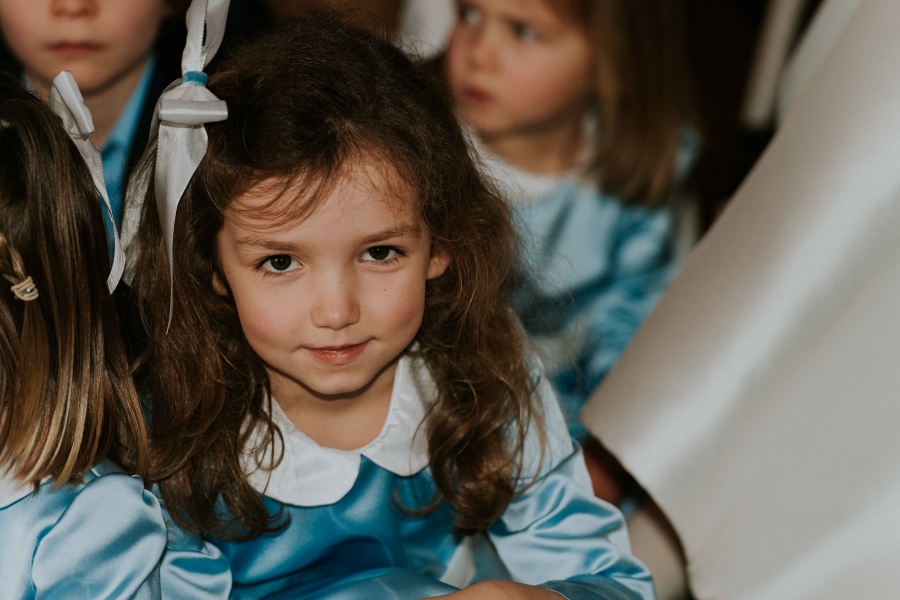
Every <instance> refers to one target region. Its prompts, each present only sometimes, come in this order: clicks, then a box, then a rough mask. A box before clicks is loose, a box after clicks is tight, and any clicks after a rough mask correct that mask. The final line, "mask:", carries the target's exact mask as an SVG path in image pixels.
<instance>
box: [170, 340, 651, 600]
mask: <svg viewBox="0 0 900 600" xmlns="http://www.w3.org/2000/svg"><path fill="white" fill-rule="evenodd" d="M538 392H539V394H540V395H541V398H542V401H543V404H542V406H543V412H544V419H545V421H546V429H547V433H548V444H547V446H546V447H545V451H544V454H543V456H542V455H541V449H540V445H539V443H538V438H537V434H536V433H535V431H534V430H531V431H530V432H529V437H528V439H527V442H526V453H525V456H524V459H523V460H524V461H525V462H524V464H523V472H524V473H525V474H527V477H526V479H527V480H528V481H531V479H532V478H533V477H534V476H535V475H537V479H536V481H535V482H534V484H533V485H531V486H530V487H527V489H526V490H525V491H524V493H522V495H520V496H518V497H517V498H516V499H515V500H513V502H512V503H511V504H510V505H509V507H508V508H507V510H506V512H505V513H504V514H503V516H502V517H501V518H500V519H499V520H498V521H497V522H496V523H494V525H493V526H491V527H490V528H489V529H488V530H487V531H486V532H485V533H484V534H480V535H476V536H472V537H463V536H460V535H457V534H456V533H454V531H453V524H454V520H455V517H456V513H455V510H454V509H453V508H452V507H451V506H449V505H448V504H447V503H446V502H445V503H444V504H442V505H441V506H440V507H439V508H438V509H437V510H436V511H435V512H432V513H429V514H427V515H421V514H415V513H411V512H409V511H408V510H404V509H415V508H420V507H422V506H423V505H424V504H425V503H427V501H428V500H430V499H431V498H432V495H433V493H434V492H435V484H434V481H433V479H432V477H431V473H430V469H429V468H428V454H427V442H426V441H425V440H424V439H423V435H422V434H421V433H419V426H420V425H421V423H422V421H423V419H425V418H427V410H428V407H429V403H430V401H431V400H430V399H431V398H433V394H434V392H433V383H432V382H431V379H430V376H429V375H428V372H427V369H425V368H424V366H423V365H422V364H421V363H420V362H419V361H418V360H416V359H410V358H408V357H404V358H402V359H401V361H400V364H399V367H398V369H397V375H396V378H395V382H394V391H393V395H392V398H391V407H390V410H389V413H388V417H387V419H386V421H385V424H384V428H383V429H382V432H381V434H380V435H379V436H378V437H377V438H376V439H375V440H374V441H373V442H372V443H370V444H368V445H367V446H366V447H364V448H362V449H360V450H358V451H342V450H335V449H331V448H325V447H322V446H319V445H317V444H316V443H315V442H314V441H313V440H311V439H310V438H309V437H307V436H305V435H304V434H303V433H301V432H300V431H299V430H297V428H296V427H294V425H293V424H292V423H291V422H290V421H289V420H288V419H287V417H286V416H285V415H284V413H283V412H282V411H281V409H280V408H279V407H278V406H277V403H273V409H274V414H273V418H274V420H275V422H276V423H277V425H278V427H279V429H280V430H281V432H282V435H283V438H284V442H283V443H284V447H283V450H284V458H283V460H282V461H281V463H279V464H278V465H277V466H276V467H275V468H274V469H271V470H269V469H268V467H269V465H266V464H265V463H263V468H256V467H255V466H254V465H256V464H257V461H248V464H247V470H248V472H250V473H251V474H250V475H249V479H250V482H251V484H252V485H253V486H254V487H255V488H256V489H257V490H259V491H260V493H262V494H263V496H264V502H265V503H266V505H267V506H268V508H269V510H270V512H271V514H273V515H274V514H278V513H279V511H282V513H281V514H282V516H283V517H286V518H287V519H288V520H287V521H286V523H287V524H286V526H285V527H284V528H282V529H280V530H279V531H277V532H274V533H270V534H267V535H264V536H262V537H260V538H258V539H255V540H252V541H249V542H244V543H234V542H227V541H222V540H217V539H201V538H200V537H199V536H194V535H187V534H184V533H183V532H179V531H177V530H176V529H175V528H172V532H171V533H172V540H171V541H170V546H169V548H168V550H167V552H166V555H165V557H164V559H163V566H162V585H163V595H164V597H166V598H168V597H172V598H203V599H212V598H226V597H230V598H235V599H258V598H304V599H317V600H318V599H323V600H324V599H326V598H327V599H332V600H363V599H371V598H388V599H395V600H400V599H404V600H405V599H413V598H429V597H433V596H439V595H443V594H447V593H450V592H452V591H454V590H456V589H459V588H461V587H465V586H466V585H469V584H471V583H473V582H477V581H481V580H485V579H496V578H500V579H512V580H515V581H519V582H523V583H528V584H532V585H541V586H544V587H546V588H548V589H552V590H555V591H557V592H558V593H560V594H561V595H562V596H564V597H566V598H569V599H570V600H587V599H600V598H602V599H605V600H611V599H616V600H619V599H621V600H625V599H634V600H637V599H643V600H647V599H651V598H654V591H653V583H652V580H651V577H650V574H649V572H648V571H647V569H646V568H645V567H644V566H643V565H642V564H641V563H640V562H638V561H637V560H636V559H635V558H634V557H633V556H631V554H630V549H629V542H628V537H627V534H626V532H625V526H624V522H623V520H622V516H621V514H620V513H619V511H618V510H617V509H616V508H614V507H613V506H610V505H609V504H606V503H604V502H602V501H601V500H598V499H596V498H594V496H593V493H592V492H591V485H590V481H589V478H588V475H587V471H586V469H585V466H584V460H583V458H582V456H581V452H580V449H579V447H578V446H577V445H575V444H573V442H572V439H571V438H570V436H569V434H568V431H567V428H566V423H565V419H564V418H563V416H562V412H561V410H560V408H559V404H558V400H557V398H556V396H555V394H554V392H553V389H552V387H551V386H550V384H549V383H548V382H547V381H546V380H544V381H542V382H541V383H540V385H539V386H538ZM256 441H257V440H251V441H250V443H251V446H252V445H253V444H255V443H256ZM280 449H281V448H279V450H280ZM524 487H525V486H524V485H523V488H524Z"/></svg>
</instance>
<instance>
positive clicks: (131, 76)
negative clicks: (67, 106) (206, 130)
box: [27, 56, 150, 148]
mask: <svg viewBox="0 0 900 600" xmlns="http://www.w3.org/2000/svg"><path fill="white" fill-rule="evenodd" d="M149 62H150V56H147V58H145V59H144V60H143V61H141V62H139V63H137V64H135V66H134V67H132V68H131V69H129V70H128V71H127V72H126V73H125V74H124V75H122V76H121V77H119V78H118V79H116V80H115V81H113V82H112V83H110V84H109V85H106V86H104V87H102V88H100V89H98V90H87V91H86V90H81V93H82V95H83V96H84V103H85V104H86V105H87V107H88V109H89V110H90V111H91V116H92V117H93V119H94V130H95V131H94V135H92V136H91V141H93V142H94V144H95V145H96V146H97V147H98V148H102V147H103V144H105V143H106V140H107V139H108V138H109V136H110V135H111V134H112V131H113V128H114V127H115V126H116V121H118V120H119V117H120V116H121V115H122V111H123V110H125V106H126V105H127V104H128V101H129V100H130V99H131V95H132V94H133V93H134V90H135V89H136V88H137V86H138V84H139V83H140V81H141V77H143V75H144V70H145V69H146V68H147V65H148V64H149ZM27 75H28V80H29V82H30V83H31V87H32V88H33V89H34V91H35V92H36V93H37V95H38V97H40V98H41V99H43V100H44V101H45V102H46V101H48V100H49V98H50V82H49V81H45V80H43V79H41V78H40V77H38V76H37V75H36V74H34V73H31V72H27Z"/></svg>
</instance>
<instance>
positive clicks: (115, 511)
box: [0, 461, 166, 600]
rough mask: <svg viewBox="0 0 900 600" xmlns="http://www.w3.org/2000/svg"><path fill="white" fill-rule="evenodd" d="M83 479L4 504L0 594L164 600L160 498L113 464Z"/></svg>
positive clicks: (20, 598)
mask: <svg viewBox="0 0 900 600" xmlns="http://www.w3.org/2000/svg"><path fill="white" fill-rule="evenodd" d="M85 479H86V481H85V484H84V485H80V486H64V487H62V488H60V489H56V490H55V489H52V483H51V482H46V483H44V484H43V485H42V486H41V487H40V489H39V490H38V491H37V492H31V493H28V494H26V495H24V496H22V497H21V498H19V499H18V500H16V501H14V502H12V503H10V504H7V505H5V506H0V598H4V599H5V598H15V599H16V600H30V599H35V600H37V599H48V600H56V599H59V600H63V599H65V600H98V599H107V598H109V599H112V598H116V599H119V598H132V599H135V600H159V598H160V597H161V596H160V582H159V570H158V564H159V560H160V557H161V556H162V553H163V550H164V549H165V546H166V529H165V524H164V522H163V518H162V514H161V512H160V509H159V505H158V503H157V501H156V498H155V497H154V496H153V495H152V494H151V493H150V492H147V491H146V490H144V487H143V483H142V482H141V480H140V479H139V478H137V477H129V476H128V475H125V474H124V473H122V472H121V470H120V469H119V468H118V467H116V466H115V465H113V464H112V463H110V462H109V461H105V462H104V463H101V465H98V467H95V469H93V470H92V471H91V472H90V473H89V475H88V476H87V477H86V478H85Z"/></svg>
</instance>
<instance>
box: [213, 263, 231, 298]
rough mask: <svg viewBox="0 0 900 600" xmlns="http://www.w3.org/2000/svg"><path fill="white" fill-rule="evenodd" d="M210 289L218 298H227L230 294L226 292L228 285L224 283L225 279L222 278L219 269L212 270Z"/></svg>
mask: <svg viewBox="0 0 900 600" xmlns="http://www.w3.org/2000/svg"><path fill="white" fill-rule="evenodd" d="M212 287H213V291H214V292H215V293H217V294H218V295H220V296H227V295H229V294H230V293H231V292H230V291H229V290H228V284H227V283H226V282H225V278H224V277H223V276H222V273H221V272H220V271H219V269H214V270H213V276H212Z"/></svg>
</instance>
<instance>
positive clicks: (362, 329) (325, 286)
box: [218, 161, 448, 396]
mask: <svg viewBox="0 0 900 600" xmlns="http://www.w3.org/2000/svg"><path fill="white" fill-rule="evenodd" d="M398 181H399V178H398V177H397V175H396V173H395V172H393V170H391V169H389V168H385V166H384V165H383V164H381V163H379V162H374V161H370V162H369V163H364V162H362V161H361V162H360V163H359V164H357V165H354V166H353V167H352V168H351V169H349V171H348V173H347V175H346V176H345V177H344V178H343V179H342V181H341V182H339V183H338V185H337V186H336V187H335V189H334V190H333V191H331V192H330V193H329V194H328V195H327V197H326V198H325V199H324V200H323V201H322V202H321V203H320V204H319V205H318V207H316V208H315V210H314V211H313V212H312V214H310V215H309V216H308V217H306V218H304V219H303V220H301V221H300V222H296V221H294V222H288V223H285V217H284V214H283V213H281V214H272V212H271V211H269V213H268V214H267V213H266V211H264V210H259V209H260V208H262V207H264V206H265V205H266V203H268V202H271V200H272V199H273V198H274V197H276V196H275V194H276V193H277V190H279V189H281V188H280V187H275V185H274V184H273V183H271V182H268V183H267V182H264V183H263V184H261V185H258V186H256V187H255V188H253V189H251V191H250V192H248V193H247V194H245V195H244V196H242V197H240V198H238V199H237V200H235V201H234V203H233V204H232V205H231V206H230V207H229V209H228V211H227V212H226V215H225V222H224V226H223V228H222V230H221V232H220V233H219V237H218V252H219V258H220V261H221V266H222V271H223V273H224V275H225V279H226V280H227V282H228V286H229V288H230V289H231V293H232V295H233V297H234V301H235V304H236V305H237V310H238V314H239V316H240V320H241V327H242V329H243V332H244V335H245V337H246V338H247V341H248V342H249V343H250V346H251V347H252V348H253V350H254V351H255V352H256V353H257V354H258V355H259V357H260V358H261V359H262V360H263V361H264V362H265V364H266V366H267V370H268V372H269V375H270V377H271V378H272V385H273V388H277V389H279V390H284V389H286V388H287V389H288V390H291V389H293V390H296V391H297V392H299V393H301V394H302V393H304V391H306V392H313V393H314V394H315V395H317V396H332V395H336V394H351V395H352V394H355V393H357V392H360V391H362V390H363V388H365V387H366V386H367V385H368V384H369V383H371V382H372V381H373V380H374V379H375V378H376V377H377V376H378V375H379V373H381V372H382V371H384V369H385V367H386V366H388V365H390V364H391V363H392V361H393V360H394V359H395V358H397V357H398V356H399V355H400V354H401V353H402V352H403V350H404V349H405V348H406V347H407V346H408V345H409V344H410V343H411V342H412V340H413V338H414V337H415V335H416V333H417V332H418V330H419V326H420V325H421V323H422V316H423V313H424V309H425V282H426V280H428V279H431V278H434V277H438V276H439V275H441V274H442V273H443V272H444V270H445V269H446V267H447V264H448V259H447V258H446V257H445V256H444V254H443V253H439V252H435V253H432V251H431V250H432V249H431V241H430V239H429V235H428V232H427V231H426V229H425V226H424V223H423V222H422V219H421V217H420V216H419V215H418V213H417V211H416V210H415V201H414V199H413V194H412V193H411V192H410V191H409V190H408V189H407V188H406V186H405V185H402V184H399V183H397V182H398ZM292 191H293V190H292ZM289 193H290V192H289ZM295 197H298V198H301V200H299V201H302V192H301V191H300V190H297V191H296V196H295Z"/></svg>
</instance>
